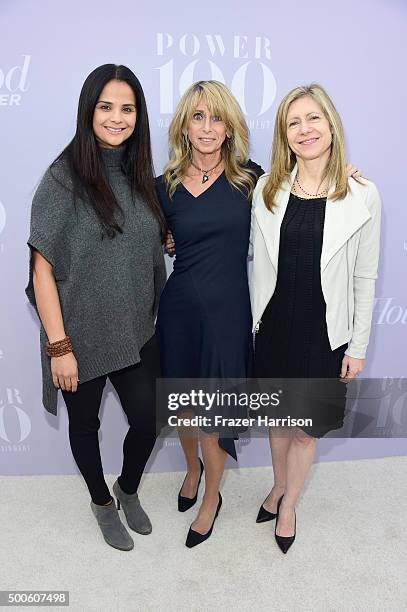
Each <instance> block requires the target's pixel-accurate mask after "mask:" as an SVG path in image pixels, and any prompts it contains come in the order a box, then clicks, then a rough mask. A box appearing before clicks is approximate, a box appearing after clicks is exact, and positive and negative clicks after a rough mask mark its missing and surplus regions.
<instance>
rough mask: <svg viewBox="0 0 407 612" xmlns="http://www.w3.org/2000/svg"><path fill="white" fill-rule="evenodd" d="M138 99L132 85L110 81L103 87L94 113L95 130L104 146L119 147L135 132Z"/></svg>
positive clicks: (98, 139) (97, 137)
mask: <svg viewBox="0 0 407 612" xmlns="http://www.w3.org/2000/svg"><path fill="white" fill-rule="evenodd" d="M136 116H137V113H136V100H135V97H134V92H133V90H132V88H131V87H130V85H128V84H127V83H125V82H124V81H116V80H112V81H109V82H108V83H107V84H106V85H105V87H104V88H103V90H102V92H101V94H100V96H99V100H98V102H97V104H96V107H95V111H94V113H93V131H94V133H95V136H96V140H97V141H98V142H99V144H100V145H101V146H102V147H107V148H109V149H114V148H116V147H119V146H120V145H121V144H123V142H124V141H125V140H127V139H128V138H129V137H130V136H131V135H132V133H133V132H134V127H135V125H136Z"/></svg>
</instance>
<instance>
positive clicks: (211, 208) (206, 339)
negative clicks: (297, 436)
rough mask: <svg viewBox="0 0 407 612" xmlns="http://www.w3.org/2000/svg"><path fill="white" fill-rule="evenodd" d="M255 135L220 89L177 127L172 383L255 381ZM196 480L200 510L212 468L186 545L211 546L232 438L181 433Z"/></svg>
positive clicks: (166, 195) (165, 181)
mask: <svg viewBox="0 0 407 612" xmlns="http://www.w3.org/2000/svg"><path fill="white" fill-rule="evenodd" d="M248 144H249V136H248V128H247V125H246V122H245V120H244V117H243V114H242V111H241V109H240V107H239V105H238V103H237V101H236V100H235V98H234V97H233V96H232V94H231V93H230V92H229V90H228V89H227V88H226V87H225V86H224V85H222V84H221V83H218V82H216V81H200V82H198V83H195V84H194V85H192V86H191V87H190V88H189V89H188V90H187V91H186V93H185V94H184V96H183V97H182V99H181V100H180V102H179V104H178V107H177V110H176V112H175V115H174V118H173V120H172V123H171V126H170V148H171V155H170V161H169V163H168V165H167V167H166V170H165V173H164V175H163V176H162V177H160V178H159V179H158V193H159V198H160V201H161V204H162V207H163V210H164V213H165V215H166V218H167V222H168V226H169V228H170V230H171V232H172V234H173V236H174V239H175V242H176V245H177V254H176V260H175V263H174V271H173V272H172V274H171V276H170V278H169V280H168V282H167V284H166V286H165V288H164V291H163V293H162V295H161V300H160V306H159V312H158V319H157V332H158V338H159V342H160V349H161V359H162V371H163V376H164V378H246V377H248V376H250V375H251V367H252V360H253V356H252V334H251V309H250V296H249V290H248V280H247V265H246V264H247V252H248V246H249V235H250V217H251V194H252V192H253V188H254V186H255V184H256V181H257V178H258V176H260V174H262V173H263V171H262V169H261V168H260V167H259V166H257V165H256V164H254V163H253V162H250V161H248V160H247V155H248ZM179 434H180V439H181V444H182V447H183V450H184V453H185V457H186V460H187V466H188V473H187V476H186V478H185V480H184V484H183V486H182V488H181V490H180V493H179V496H178V509H179V510H180V511H181V512H183V511H185V510H188V509H189V508H190V507H192V506H193V505H194V503H195V502H196V499H197V491H198V487H199V483H200V479H201V476H202V472H203V470H204V469H205V495H204V497H203V501H202V505H201V507H200V510H199V513H198V516H197V518H196V520H195V521H194V523H193V524H192V526H191V529H190V531H189V533H188V537H187V541H186V545H187V546H188V547H192V546H195V545H196V544H199V543H201V542H202V541H204V540H205V539H207V538H208V537H209V536H210V534H211V532H212V527H213V523H214V520H215V518H216V516H217V513H218V512H219V509H220V506H221V503H222V498H221V495H220V493H219V485H220V480H221V478H222V474H223V470H224V465H225V461H226V458H227V454H229V455H231V456H232V457H234V458H235V459H236V450H235V445H234V440H233V438H231V437H229V438H226V437H225V438H222V437H219V435H215V436H214V435H208V434H206V433H204V432H203V431H202V430H201V431H200V433H199V438H200V443H201V449H202V455H203V463H202V462H201V460H200V459H199V458H198V441H197V438H196V437H195V438H194V437H193V436H191V431H190V430H189V431H187V430H183V429H181V428H180V429H179Z"/></svg>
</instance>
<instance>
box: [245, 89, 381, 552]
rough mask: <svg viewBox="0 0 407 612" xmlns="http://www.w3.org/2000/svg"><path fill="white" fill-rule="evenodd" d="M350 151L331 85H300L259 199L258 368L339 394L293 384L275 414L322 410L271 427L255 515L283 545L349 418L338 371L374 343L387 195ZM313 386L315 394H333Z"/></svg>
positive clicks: (353, 364) (282, 114) (347, 373)
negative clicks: (354, 169)
mask: <svg viewBox="0 0 407 612" xmlns="http://www.w3.org/2000/svg"><path fill="white" fill-rule="evenodd" d="M344 149H345V148H344V136H343V128H342V122H341V119H340V117H339V115H338V112H337V111H336V109H335V107H334V105H333V103H332V101H331V99H330V98H329V96H328V94H327V93H326V92H325V90H324V89H323V88H322V87H321V86H319V85H316V84H312V85H310V86H307V87H297V88H295V89H294V90H292V91H291V92H290V93H289V94H288V95H287V96H285V98H284V99H283V100H282V102H281V104H280V106H279V109H278V112H277V117H276V125H275V130H274V139H273V151H272V166H271V171H270V173H268V174H265V175H264V176H262V177H261V178H260V179H259V181H258V183H257V187H256V189H255V192H254V196H253V209H252V233H251V243H252V249H253V266H252V273H251V280H250V292H251V302H252V312H253V331H254V332H255V334H256V336H255V338H256V340H255V352H256V359H255V374H256V376H257V377H258V378H275V377H277V378H284V379H290V378H291V379H307V380H308V383H310V382H312V383H314V382H315V381H317V379H320V381H321V380H322V379H324V381H325V383H326V382H327V381H331V387H330V391H328V395H331V397H332V396H335V398H334V399H332V400H331V401H329V403H324V402H321V400H320V401H318V400H315V398H314V399H313V400H312V401H311V400H310V399H309V397H308V400H307V399H306V398H305V397H304V398H303V401H300V400H297V401H293V397H295V393H294V394H293V393H292V394H291V396H290V385H289V384H288V385H287V389H288V393H286V396H287V397H288V398H290V397H291V401H288V400H287V401H286V402H285V396H284V394H283V395H282V396H281V403H280V409H279V410H280V412H279V414H280V415H281V414H284V411H285V414H286V415H287V410H289V414H290V416H291V417H292V416H293V413H294V416H297V417H298V416H300V417H304V416H308V417H310V418H313V417H315V418H313V426H312V427H309V428H307V427H304V428H301V429H300V428H287V427H283V428H270V446H271V452H272V461H273V471H274V486H273V488H272V490H271V492H270V493H269V495H268V496H267V498H266V499H265V501H264V502H263V504H262V506H261V508H260V510H259V514H258V517H257V522H265V521H268V520H271V519H273V518H277V520H276V528H275V537H276V541H277V543H278V545H279V547H280V549H281V550H282V552H284V553H286V552H287V550H288V549H289V547H290V546H291V545H292V543H293V541H294V539H295V533H296V517H295V506H296V503H297V500H298V497H299V495H300V493H301V491H302V488H303V485H304V482H305V480H306V477H307V474H308V472H309V469H310V467H311V465H312V462H313V458H314V453H315V446H316V438H318V437H321V436H322V435H325V433H327V432H328V431H330V430H332V429H335V428H338V427H340V426H341V423H342V420H343V412H344V404H345V393H346V385H343V384H342V383H341V382H340V379H342V381H345V382H346V381H348V380H350V379H352V378H355V377H356V376H358V374H360V372H361V371H362V370H363V368H364V365H365V355H366V349H367V345H368V342H369V334H370V326H371V317H372V309H373V299H374V289H375V279H376V277H377V267H378V256H379V241H380V208H381V204H380V196H379V193H378V191H377V188H376V186H375V185H374V184H373V183H372V182H370V181H368V180H366V179H361V178H359V179H357V180H356V181H355V180H354V179H351V178H348V176H347V171H346V163H345V150H344ZM286 382H287V381H286ZM290 384H291V383H290ZM332 385H333V387H332ZM335 385H336V386H335ZM309 388H310V387H309V386H308V389H309ZM339 388H340V390H339ZM291 389H292V387H291ZM313 389H314V391H315V390H316V394H317V395H318V394H319V397H322V395H323V394H324V391H326V387H324V386H322V387H321V386H319V387H318V386H315V384H314V387H313ZM332 390H333V393H332ZM341 390H342V391H341ZM297 397H298V395H297Z"/></svg>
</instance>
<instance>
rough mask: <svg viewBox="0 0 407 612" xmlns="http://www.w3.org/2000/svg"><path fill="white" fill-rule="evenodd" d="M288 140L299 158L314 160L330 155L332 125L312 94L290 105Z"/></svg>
mask: <svg viewBox="0 0 407 612" xmlns="http://www.w3.org/2000/svg"><path fill="white" fill-rule="evenodd" d="M287 140H288V144H289V146H290V148H291V150H292V151H293V152H294V153H295V155H296V156H297V158H301V159H304V160H312V159H317V158H320V157H323V156H324V155H328V156H329V152H330V147H331V143H332V133H331V126H330V124H329V121H328V119H327V118H326V117H325V115H324V113H323V112H322V109H321V107H320V106H319V104H318V103H317V102H315V100H313V98H311V97H310V96H302V97H301V98H298V99H297V100H295V101H294V102H292V104H291V105H290V107H289V109H288V113H287Z"/></svg>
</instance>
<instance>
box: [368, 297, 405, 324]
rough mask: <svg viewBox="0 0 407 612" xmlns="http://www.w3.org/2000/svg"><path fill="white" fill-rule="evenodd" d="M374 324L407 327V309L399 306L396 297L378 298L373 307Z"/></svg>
mask: <svg viewBox="0 0 407 612" xmlns="http://www.w3.org/2000/svg"><path fill="white" fill-rule="evenodd" d="M373 322H374V323H375V324H376V325H397V324H399V325H406V323H407V308H405V307H403V306H401V304H397V303H396V302H395V298H394V297H381V298H376V299H375V301H374V307H373Z"/></svg>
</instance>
